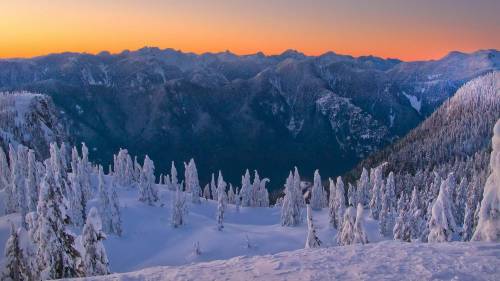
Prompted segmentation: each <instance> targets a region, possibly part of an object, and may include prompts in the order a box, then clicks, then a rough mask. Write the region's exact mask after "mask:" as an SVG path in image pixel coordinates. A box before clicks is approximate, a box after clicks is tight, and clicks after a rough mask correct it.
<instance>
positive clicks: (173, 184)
mask: <svg viewBox="0 0 500 281" xmlns="http://www.w3.org/2000/svg"><path fill="white" fill-rule="evenodd" d="M178 186H179V180H178V179H177V168H175V163H174V161H172V166H171V168H170V189H171V190H174V191H175V190H177V189H178Z"/></svg>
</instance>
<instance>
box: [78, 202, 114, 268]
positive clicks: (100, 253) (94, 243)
mask: <svg viewBox="0 0 500 281" xmlns="http://www.w3.org/2000/svg"><path fill="white" fill-rule="evenodd" d="M105 239H106V234H104V232H103V231H102V224H101V219H100V217H99V213H98V212H97V209H96V208H91V209H90V212H89V214H88V216H87V220H86V222H85V225H84V227H83V231H82V236H81V243H82V247H83V252H82V260H83V266H84V270H85V276H98V275H106V274H109V273H110V271H109V261H108V256H107V254H106V249H105V248H104V245H103V241H104V240H105Z"/></svg>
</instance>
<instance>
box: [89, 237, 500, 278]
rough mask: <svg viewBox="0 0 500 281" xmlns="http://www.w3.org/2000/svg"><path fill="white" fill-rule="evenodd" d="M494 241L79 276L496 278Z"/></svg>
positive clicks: (499, 253)
mask: <svg viewBox="0 0 500 281" xmlns="http://www.w3.org/2000/svg"><path fill="white" fill-rule="evenodd" d="M499 266H500V244H499V243H460V242H457V243H438V244H421V243H403V242H396V241H385V242H380V243H374V244H367V245H364V246H362V245H352V246H344V247H330V248H323V249H309V250H297V251H291V252H282V253H278V254H274V255H266V256H254V257H248V256H241V257H236V258H232V259H229V260H220V261H212V262H203V263H197V264H192V265H185V266H177V267H171V266H162V267H152V268H148V269H144V270H140V271H136V272H131V273H124V274H113V275H108V276H101V277H91V278H85V280H96V281H97V280H99V281H105V280H110V281H111V280H113V281H116V280H127V281H132V280H137V281H139V280H141V281H142V280H151V281H158V280H500V269H499Z"/></svg>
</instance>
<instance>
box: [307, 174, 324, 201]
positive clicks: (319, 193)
mask: <svg viewBox="0 0 500 281" xmlns="http://www.w3.org/2000/svg"><path fill="white" fill-rule="evenodd" d="M324 193H325V191H324V189H323V185H322V184H321V176H320V175H319V171H318V170H316V171H314V183H313V187H312V191H311V203H310V205H311V208H312V209H314V210H320V209H322V208H323V207H325V206H324V203H325V194H324Z"/></svg>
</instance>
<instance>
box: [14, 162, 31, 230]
mask: <svg viewBox="0 0 500 281" xmlns="http://www.w3.org/2000/svg"><path fill="white" fill-rule="evenodd" d="M21 161H22V160H21V159H17V161H15V162H14V163H13V165H12V182H11V184H12V192H13V193H14V198H15V203H14V205H15V206H16V210H17V211H18V212H19V213H21V218H22V220H23V224H24V217H25V216H26V214H27V213H28V202H27V201H26V198H27V196H26V183H25V181H24V177H23V172H22V168H21Z"/></svg>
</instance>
